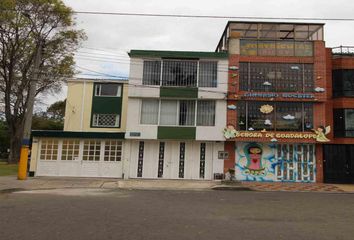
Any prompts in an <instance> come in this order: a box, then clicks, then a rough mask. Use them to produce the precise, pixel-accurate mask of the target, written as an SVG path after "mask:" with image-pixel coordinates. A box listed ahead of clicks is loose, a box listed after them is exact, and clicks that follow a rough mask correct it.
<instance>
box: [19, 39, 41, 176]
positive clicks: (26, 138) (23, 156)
mask: <svg viewBox="0 0 354 240" xmlns="http://www.w3.org/2000/svg"><path fill="white" fill-rule="evenodd" d="M42 49H43V40H42V39H40V40H39V42H38V46H37V52H36V57H35V59H34V69H33V77H31V81H29V89H28V97H27V103H26V109H27V111H26V112H25V116H24V121H25V122H24V128H23V138H22V145H21V153H20V163H19V166H18V175H17V178H18V180H26V179H27V165H28V152H29V146H30V138H31V128H32V116H33V107H34V100H35V97H36V90H37V81H38V78H39V66H40V64H41V61H42Z"/></svg>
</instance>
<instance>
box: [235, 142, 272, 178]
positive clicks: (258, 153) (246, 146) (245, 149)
mask: <svg viewBox="0 0 354 240" xmlns="http://www.w3.org/2000/svg"><path fill="white" fill-rule="evenodd" d="M274 153H275V150H274V144H262V143H238V144H237V147H236V167H235V170H236V179H237V180H241V181H274V180H275V174H274V172H275V165H276V162H275V156H274Z"/></svg>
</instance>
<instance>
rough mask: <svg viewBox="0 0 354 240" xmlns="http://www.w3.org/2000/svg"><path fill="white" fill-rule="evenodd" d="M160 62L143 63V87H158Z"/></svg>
mask: <svg viewBox="0 0 354 240" xmlns="http://www.w3.org/2000/svg"><path fill="white" fill-rule="evenodd" d="M160 75H161V61H144V70H143V85H160Z"/></svg>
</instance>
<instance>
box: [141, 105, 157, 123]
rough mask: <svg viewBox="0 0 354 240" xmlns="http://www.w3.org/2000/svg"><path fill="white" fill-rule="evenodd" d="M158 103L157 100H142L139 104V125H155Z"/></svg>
mask: <svg viewBox="0 0 354 240" xmlns="http://www.w3.org/2000/svg"><path fill="white" fill-rule="evenodd" d="M158 112H159V101H158V100H157V99H143V100H142V104H141V119H140V123H141V124H154V125H156V124H157V118H158Z"/></svg>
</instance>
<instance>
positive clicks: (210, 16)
mask: <svg viewBox="0 0 354 240" xmlns="http://www.w3.org/2000/svg"><path fill="white" fill-rule="evenodd" d="M0 11H14V12H16V11H18V10H16V9H5V8H2V9H0ZM26 11H32V12H35V10H32V9H28V10H26ZM37 12H38V11H37ZM47 12H48V11H47ZM73 13H74V14H86V15H111V16H133V17H162V18H202V19H203V18H204V19H246V20H247V19H252V20H297V21H303V20H304V21H309V20H310V21H354V18H325V17H267V16H266V17H260V16H259V17H257V16H222V15H193V14H160V13H131V12H102V11H73Z"/></svg>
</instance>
